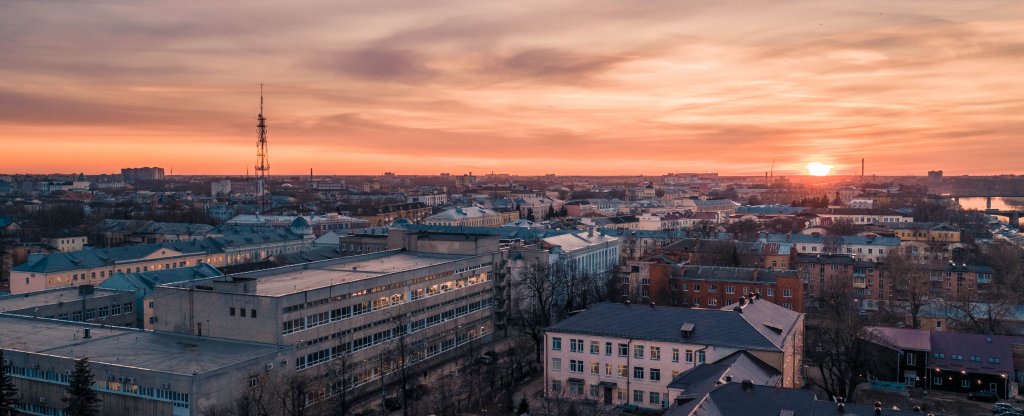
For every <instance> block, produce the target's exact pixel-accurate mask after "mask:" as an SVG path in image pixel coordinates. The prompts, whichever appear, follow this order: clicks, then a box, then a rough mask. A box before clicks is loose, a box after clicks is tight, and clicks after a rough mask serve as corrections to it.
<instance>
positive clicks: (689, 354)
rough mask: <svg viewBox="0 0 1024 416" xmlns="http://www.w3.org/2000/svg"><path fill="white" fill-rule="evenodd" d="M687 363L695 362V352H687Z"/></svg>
mask: <svg viewBox="0 0 1024 416" xmlns="http://www.w3.org/2000/svg"><path fill="white" fill-rule="evenodd" d="M686 362H688V363H692V362H693V350H686Z"/></svg>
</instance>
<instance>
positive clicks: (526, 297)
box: [512, 261, 562, 363]
mask: <svg viewBox="0 0 1024 416" xmlns="http://www.w3.org/2000/svg"><path fill="white" fill-rule="evenodd" d="M516 274H517V276H515V277H514V279H516V284H515V286H514V292H513V293H512V295H513V300H512V305H513V308H515V316H517V317H518V319H517V321H518V322H517V323H518V325H519V327H520V328H521V329H522V330H523V332H524V333H526V334H527V335H529V336H530V338H532V339H533V341H534V350H535V351H536V360H537V362H538V363H539V362H541V352H542V348H543V345H542V344H543V342H544V328H547V327H548V325H550V324H551V321H552V316H553V315H554V309H555V300H556V295H555V294H556V293H558V292H559V291H560V288H561V285H562V282H561V281H559V280H558V279H555V278H554V274H553V273H551V272H550V270H549V267H548V265H546V264H543V263H540V262H536V261H531V262H528V263H527V265H526V267H523V268H522V269H519V270H517V273H516Z"/></svg>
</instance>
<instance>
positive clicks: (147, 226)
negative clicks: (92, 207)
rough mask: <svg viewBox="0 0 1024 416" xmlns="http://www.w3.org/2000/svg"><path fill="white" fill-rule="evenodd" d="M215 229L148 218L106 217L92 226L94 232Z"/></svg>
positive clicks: (198, 232)
mask: <svg viewBox="0 0 1024 416" xmlns="http://www.w3.org/2000/svg"><path fill="white" fill-rule="evenodd" d="M212 229H213V226H210V225H207V224H194V223H185V222H157V221H147V220H121V219H106V220H103V221H100V222H99V224H96V225H95V226H93V227H92V232H94V233H129V234H168V235H205V234H206V233H208V232H210V230H212Z"/></svg>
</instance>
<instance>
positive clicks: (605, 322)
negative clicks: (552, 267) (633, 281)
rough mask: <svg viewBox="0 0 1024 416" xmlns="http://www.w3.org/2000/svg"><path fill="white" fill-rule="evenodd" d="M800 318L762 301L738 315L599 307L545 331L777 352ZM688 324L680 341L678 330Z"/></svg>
mask: <svg viewBox="0 0 1024 416" xmlns="http://www.w3.org/2000/svg"><path fill="white" fill-rule="evenodd" d="M801 316H802V315H801V314H800V313H797V312H793V311H791V310H789V309H786V308H783V307H781V306H778V305H775V304H773V303H771V302H768V301H764V300H757V301H755V302H754V303H748V304H747V305H746V306H744V307H743V313H739V312H736V311H734V310H733V306H732V305H730V306H728V307H726V308H723V309H698V308H692V309H691V308H679V307H668V306H647V305H628V304H622V303H599V304H596V305H594V306H592V307H591V308H590V309H587V310H585V311H583V312H580V313H578V314H576V315H575V316H573V317H571V318H568V319H565V320H563V321H561V322H559V323H557V324H555V325H553V326H551V327H550V328H549V331H552V332H564V333H576V334H589V335H596V336H606V337H616V338H634V339H643V340H651V341H663V342H676V343H681V344H683V343H685V344H702V345H717V346H724V347H734V348H742V349H753V350H768V351H778V350H780V349H781V348H782V347H783V343H784V342H785V338H786V336H788V335H789V333H790V332H791V331H792V330H793V329H794V327H795V326H796V325H797V324H798V323H799V322H801V319H800V318H801ZM684 324H693V326H694V329H693V331H692V332H691V334H690V335H689V336H687V337H683V334H682V331H680V328H682V326H683V325H684Z"/></svg>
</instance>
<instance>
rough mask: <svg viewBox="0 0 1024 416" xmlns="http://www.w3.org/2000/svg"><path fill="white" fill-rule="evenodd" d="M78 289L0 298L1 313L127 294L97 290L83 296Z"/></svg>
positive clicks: (43, 291)
mask: <svg viewBox="0 0 1024 416" xmlns="http://www.w3.org/2000/svg"><path fill="white" fill-rule="evenodd" d="M78 288H79V287H78V286H72V287H62V288H56V289H47V290H41V291H38V292H29V293H23V294H18V295H8V296H0V312H6V311H18V310H23V309H28V308H33V307H36V306H42V305H53V304H57V303H60V302H69V301H74V300H80V299H98V298H104V297H108V296H116V295H121V294H124V293H126V292H124V291H122V290H113V289H99V288H96V289H94V291H93V293H91V294H88V295H81V294H79V293H78Z"/></svg>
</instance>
